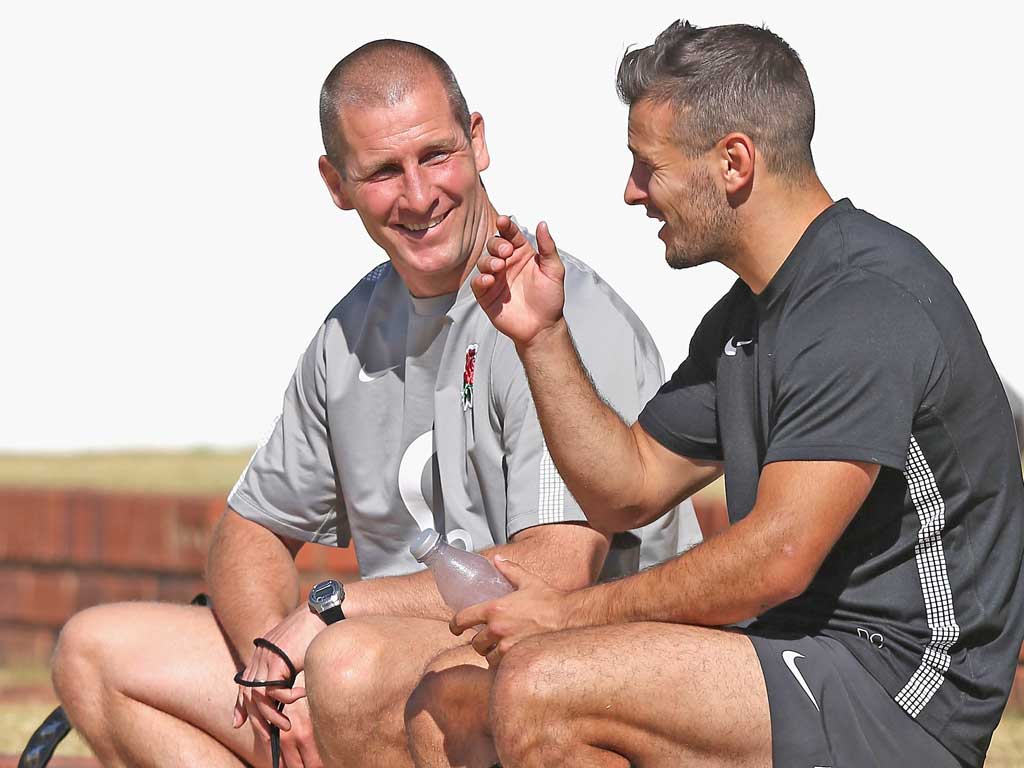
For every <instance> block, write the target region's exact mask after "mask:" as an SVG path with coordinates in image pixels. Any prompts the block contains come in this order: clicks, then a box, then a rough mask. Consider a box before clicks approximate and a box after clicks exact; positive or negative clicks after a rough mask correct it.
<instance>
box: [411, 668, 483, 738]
mask: <svg viewBox="0 0 1024 768" xmlns="http://www.w3.org/2000/svg"><path fill="white" fill-rule="evenodd" d="M472 670H473V671H469V672H468V673H467V671H464V670H462V669H461V668H458V667H455V668H450V669H444V670H432V669H428V670H427V671H426V672H425V673H424V675H423V677H422V678H421V679H420V681H419V683H417V685H416V687H415V688H414V689H413V691H412V694H411V695H410V696H409V698H408V700H407V701H406V703H405V723H406V727H407V728H408V729H412V730H410V731H409V733H410V738H411V736H412V732H413V730H424V728H423V727H421V726H424V727H425V726H428V725H429V724H430V723H436V724H438V725H443V723H444V722H446V721H452V722H456V723H460V722H463V721H464V720H466V718H465V717H464V716H463V715H464V714H467V715H468V714H470V711H472V710H476V711H479V710H480V708H481V707H483V708H486V706H487V701H486V699H485V700H484V701H483V702H480V701H475V700H474V699H475V698H476V697H474V696H473V695H472V694H473V693H474V687H473V685H472V684H471V678H472V677H473V673H474V672H477V671H482V670H478V669H477V668H476V667H473V668H472ZM484 674H486V673H484ZM427 730H429V731H430V732H433V731H434V729H433V728H428V729H427ZM424 732H426V731H425V730H424Z"/></svg>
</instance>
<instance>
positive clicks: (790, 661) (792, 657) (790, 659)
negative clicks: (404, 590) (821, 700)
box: [782, 651, 821, 712]
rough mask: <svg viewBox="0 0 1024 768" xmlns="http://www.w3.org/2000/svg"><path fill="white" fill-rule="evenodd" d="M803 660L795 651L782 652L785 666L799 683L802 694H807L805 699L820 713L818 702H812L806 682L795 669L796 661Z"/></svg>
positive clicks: (812, 697) (812, 698)
mask: <svg viewBox="0 0 1024 768" xmlns="http://www.w3.org/2000/svg"><path fill="white" fill-rule="evenodd" d="M802 658H804V655H803V654H802V653H797V652H796V651H783V652H782V660H783V661H784V662H786V666H787V667H789V671H790V672H792V673H793V677H795V678H796V681H797V682H798V683H800V687H801V688H803V689H804V693H806V694H807V698H808V699H810V700H811V704H813V705H814V708H815V709H816V710H818V711H819V712H821V707H819V706H818V702H816V701H815V700H814V694H812V693H811V689H810V688H809V687H808V685H807V681H806V680H804V676H803V675H801V674H800V670H799V669H797V668H796V660H797V659H802Z"/></svg>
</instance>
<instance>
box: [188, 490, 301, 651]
mask: <svg viewBox="0 0 1024 768" xmlns="http://www.w3.org/2000/svg"><path fill="white" fill-rule="evenodd" d="M301 546H302V542H299V541H292V540H290V539H282V538H280V537H279V536H277V534H275V533H273V532H271V531H268V530H267V529H266V528H264V527H263V526H261V525H259V524H257V523H254V522H252V521H250V520H247V519H245V518H244V517H242V516H241V515H239V514H238V513H237V512H235V511H234V510H233V509H231V508H228V509H226V510H225V511H224V514H223V515H221V518H220V520H218V522H217V527H216V528H215V529H214V532H213V541H212V542H211V544H210V553H209V557H208V560H207V565H206V579H207V583H208V584H209V585H210V594H211V597H212V598H213V606H214V612H215V613H216V614H217V618H218V619H219V620H220V623H221V625H222V626H223V627H224V631H225V632H227V634H228V637H229V638H230V639H231V644H232V645H233V646H234V648H235V650H236V651H237V652H238V654H239V656H240V658H241V659H242V660H243V661H247V660H248V659H249V657H250V656H251V655H252V652H253V646H252V640H253V638H254V637H260V636H261V635H262V634H264V633H265V632H266V630H268V629H270V628H271V627H274V626H276V625H277V624H279V623H280V622H281V620H282V619H283V618H284V617H285V616H287V615H288V614H289V613H291V612H292V610H294V609H295V607H296V606H297V605H298V604H299V576H298V572H297V571H296V570H295V561H294V558H295V555H296V553H297V552H298V551H299V548H300V547H301Z"/></svg>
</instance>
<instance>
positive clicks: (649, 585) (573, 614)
mask: <svg viewBox="0 0 1024 768" xmlns="http://www.w3.org/2000/svg"><path fill="white" fill-rule="evenodd" d="M878 470H879V468H878V466H877V465H875V464H866V463H861V462H845V461H820V462H819V461H813V462H812V461H791V462H778V463H774V464H769V465H768V466H766V467H765V469H764V471H763V473H762V475H761V482H760V484H759V486H758V495H757V501H756V503H755V505H754V509H753V510H752V511H751V512H750V514H749V515H748V516H747V517H746V518H744V519H743V520H742V521H740V522H739V523H737V524H735V525H733V526H731V527H730V528H728V529H727V530H725V531H724V532H723V533H721V534H720V535H718V536H715V537H714V538H712V539H710V540H708V541H706V542H704V543H703V544H701V545H699V546H697V547H695V548H694V549H692V550H689V551H688V552H686V553H685V554H683V555H680V556H679V557H677V558H675V559H674V560H671V561H669V562H667V563H663V564H662V565H659V566H656V567H654V568H651V569H649V570H646V571H643V572H641V573H638V574H635V575H633V576H630V577H628V578H625V579H622V580H620V581H614V582H610V583H607V584H599V585H597V586H594V587H589V588H587V589H583V590H579V591H577V592H574V593H565V592H562V591H560V590H557V589H554V588H552V587H551V586H549V585H547V584H545V583H544V582H543V580H541V579H539V578H536V577H533V576H532V575H530V574H529V573H528V571H526V570H525V569H523V568H521V567H520V566H518V565H517V564H515V563H500V562H499V568H501V570H502V571H503V572H504V573H505V574H506V576H508V577H509V578H510V579H512V581H513V582H515V583H516V584H518V585H519V587H520V589H519V591H518V592H515V593H513V594H512V595H508V596H507V597H504V598H501V599H499V600H493V601H491V602H489V603H484V604H483V605H480V606H474V607H472V608H468V609H466V610H464V611H462V612H461V613H460V614H459V615H458V616H456V617H455V619H454V620H453V622H452V626H453V630H455V631H457V632H461V631H463V630H464V629H466V628H468V627H472V626H475V625H477V624H481V623H486V624H487V625H488V628H487V630H486V631H485V632H481V633H480V634H479V635H478V636H477V637H476V638H475V639H474V642H473V645H474V646H475V647H477V650H478V651H480V652H481V653H484V654H486V653H490V652H491V651H493V650H494V649H495V648H496V647H497V649H498V653H499V654H501V653H504V652H506V651H507V650H508V649H509V648H510V647H512V645H514V644H515V643H516V642H518V641H519V640H520V639H522V638H523V637H526V636H528V635H531V634H536V633H539V632H550V631H556V630H560V629H568V628H572V627H584V626H596V625H602V624H615V623H621V622H628V621H667V622H676V623H684V624H697V625H705V626H721V625H725V624H731V623H734V622H737V621H741V620H744V619H748V618H751V617H753V616H757V615H760V614H761V613H763V612H764V611H766V610H767V609H769V608H772V607H774V606H776V605H779V604H780V603H782V602H785V601H786V600H789V599H792V598H794V597H796V596H798V595H800V594H802V593H803V592H804V590H806V589H807V586H808V585H809V584H810V583H811V580H812V579H813V578H814V576H815V574H816V573H817V572H818V569H819V568H820V567H821V564H822V562H823V561H824V559H825V557H826V556H827V555H828V553H829V552H830V551H831V549H832V547H833V545H834V544H835V542H836V541H837V540H838V539H839V537H840V536H841V535H842V533H843V531H844V530H845V529H846V526H847V525H848V524H849V522H850V521H851V520H852V519H853V516H854V515H855V514H856V513H857V510H858V509H860V507H861V505H862V504H863V503H864V499H866V498H867V495H868V493H869V492H870V490H871V487H872V485H873V484H874V481H875V479H876V478H877V476H878Z"/></svg>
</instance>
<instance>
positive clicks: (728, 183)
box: [718, 133, 757, 197]
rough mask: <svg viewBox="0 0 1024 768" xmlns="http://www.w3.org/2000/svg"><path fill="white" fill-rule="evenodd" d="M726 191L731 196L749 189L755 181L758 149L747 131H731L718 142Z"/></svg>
mask: <svg viewBox="0 0 1024 768" xmlns="http://www.w3.org/2000/svg"><path fill="white" fill-rule="evenodd" d="M718 147H719V153H720V157H721V159H722V164H721V167H722V172H723V178H724V180H725V191H726V194H728V195H729V196H730V197H731V196H733V195H736V194H740V193H743V192H745V191H746V193H747V194H749V190H750V189H751V188H752V186H753V183H754V162H755V160H756V159H757V149H756V148H755V147H754V142H753V140H752V139H751V138H750V137H749V136H747V135H746V134H745V133H730V134H729V135H728V136H726V137H725V138H723V139H722V140H721V141H720V142H718Z"/></svg>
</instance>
